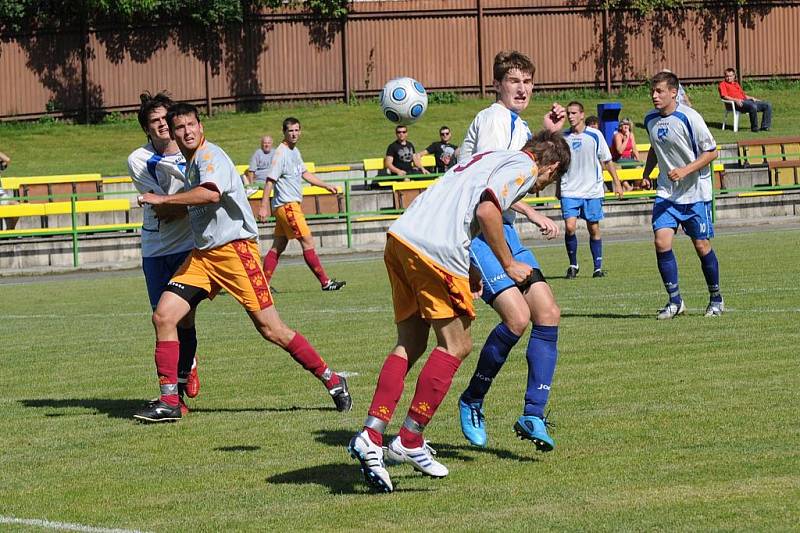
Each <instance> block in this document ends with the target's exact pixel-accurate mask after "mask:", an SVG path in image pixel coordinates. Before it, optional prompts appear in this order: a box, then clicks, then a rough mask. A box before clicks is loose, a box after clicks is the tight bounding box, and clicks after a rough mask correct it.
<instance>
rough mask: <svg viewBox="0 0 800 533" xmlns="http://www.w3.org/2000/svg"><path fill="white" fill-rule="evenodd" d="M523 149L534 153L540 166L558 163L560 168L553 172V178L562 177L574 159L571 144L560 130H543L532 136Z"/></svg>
mask: <svg viewBox="0 0 800 533" xmlns="http://www.w3.org/2000/svg"><path fill="white" fill-rule="evenodd" d="M522 149H523V150H525V151H527V152H530V153H532V154H533V157H534V158H535V159H536V164H537V165H539V166H548V165H552V164H553V163H558V168H557V169H556V170H555V173H554V174H553V180H559V179H561V176H563V175H564V174H565V173H566V172H567V170H568V169H569V164H570V162H571V160H572V156H571V155H570V151H569V145H568V144H567V141H566V140H565V139H564V136H563V135H562V134H561V132H559V131H547V130H541V131H539V132H538V133H536V135H534V136H533V137H531V140H530V141H528V142H527V143H525V146H523V147H522Z"/></svg>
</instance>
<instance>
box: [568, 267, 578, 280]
mask: <svg viewBox="0 0 800 533" xmlns="http://www.w3.org/2000/svg"><path fill="white" fill-rule="evenodd" d="M578 270H580V268H579V267H576V266H574V265H570V266H569V268H568V269H567V275H566V276H564V277H565V278H566V279H575V278H577V277H578Z"/></svg>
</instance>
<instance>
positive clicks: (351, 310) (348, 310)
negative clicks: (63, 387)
mask: <svg viewBox="0 0 800 533" xmlns="http://www.w3.org/2000/svg"><path fill="white" fill-rule="evenodd" d="M387 310H391V306H389V305H385V306H371V307H337V308H336V309H308V310H306V309H299V310H297V311H293V314H301V315H314V314H333V313H335V314H355V313H362V314H368V313H382V312H385V311H387ZM151 314H152V313H146V312H141V311H140V312H135V313H70V314H69V315H65V314H55V313H53V314H35V315H4V317H3V318H15V319H18V320H36V319H48V320H56V319H57V320H70V321H73V320H75V319H78V318H124V317H132V316H139V317H149V316H150V315H151ZM214 314H217V315H241V314H242V311H241V310H239V309H237V310H236V311H219V312H216V311H215V313H214Z"/></svg>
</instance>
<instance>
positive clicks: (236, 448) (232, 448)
mask: <svg viewBox="0 0 800 533" xmlns="http://www.w3.org/2000/svg"><path fill="white" fill-rule="evenodd" d="M260 449H261V446H245V445H239V446H220V447H219V448H214V451H215V452H256V451H258V450H260Z"/></svg>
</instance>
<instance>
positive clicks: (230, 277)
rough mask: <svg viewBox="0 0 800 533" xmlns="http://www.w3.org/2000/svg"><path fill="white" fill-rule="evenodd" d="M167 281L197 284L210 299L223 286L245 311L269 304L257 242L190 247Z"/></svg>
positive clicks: (265, 306)
mask: <svg viewBox="0 0 800 533" xmlns="http://www.w3.org/2000/svg"><path fill="white" fill-rule="evenodd" d="M170 282H175V283H181V284H185V285H190V286H192V287H198V288H200V289H203V290H205V291H207V292H208V297H209V298H210V299H213V298H214V296H216V295H217V293H218V292H219V291H220V289H225V290H226V291H228V293H229V294H230V295H231V296H233V297H234V298H236V300H237V301H238V302H239V303H240V304H242V305H243V306H244V307H245V308H246V309H247V310H248V311H260V310H262V309H266V308H267V307H269V306H271V305H272V293H271V292H270V290H269V284H268V283H267V278H265V277H264V272H263V271H262V270H261V257H259V255H258V243H256V242H253V241H245V240H238V241H233V242H229V243H228V244H225V245H223V246H220V247H219V248H213V249H211V250H198V249H196V248H195V249H194V250H192V253H191V254H189V256H188V257H187V258H186V261H184V262H183V265H181V267H180V268H179V269H178V271H177V272H176V273H175V276H173V278H172V279H171V280H170Z"/></svg>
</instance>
